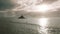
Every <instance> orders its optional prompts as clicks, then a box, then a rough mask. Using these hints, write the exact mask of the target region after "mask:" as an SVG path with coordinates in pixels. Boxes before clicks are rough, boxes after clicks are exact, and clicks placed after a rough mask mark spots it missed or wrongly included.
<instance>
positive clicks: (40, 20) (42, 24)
mask: <svg viewBox="0 0 60 34" xmlns="http://www.w3.org/2000/svg"><path fill="white" fill-rule="evenodd" d="M38 21H39V25H40V26H42V27H45V26H46V25H47V22H48V19H47V18H40V19H39V20H38Z"/></svg>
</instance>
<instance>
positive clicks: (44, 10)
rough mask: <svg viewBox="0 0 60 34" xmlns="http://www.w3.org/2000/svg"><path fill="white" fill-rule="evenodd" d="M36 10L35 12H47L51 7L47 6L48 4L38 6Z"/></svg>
mask: <svg viewBox="0 0 60 34" xmlns="http://www.w3.org/2000/svg"><path fill="white" fill-rule="evenodd" d="M34 9H35V11H39V12H46V11H47V10H49V5H46V4H42V5H37V6H35V7H34Z"/></svg>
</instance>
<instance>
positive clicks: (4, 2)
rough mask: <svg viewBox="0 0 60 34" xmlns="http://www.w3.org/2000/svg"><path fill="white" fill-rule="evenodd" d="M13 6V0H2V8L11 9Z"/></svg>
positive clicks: (0, 7) (0, 4) (0, 3)
mask: <svg viewBox="0 0 60 34" xmlns="http://www.w3.org/2000/svg"><path fill="white" fill-rule="evenodd" d="M13 6H14V4H13V3H12V2H11V0H0V10H5V9H11V8H13Z"/></svg>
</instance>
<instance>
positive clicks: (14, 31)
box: [0, 17, 60, 34]
mask: <svg viewBox="0 0 60 34" xmlns="http://www.w3.org/2000/svg"><path fill="white" fill-rule="evenodd" d="M0 34H60V18H57V17H56V18H38V19H37V18H36V19H35V18H34V19H33V18H32V19H17V18H14V17H0Z"/></svg>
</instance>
